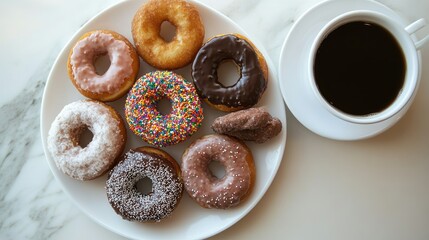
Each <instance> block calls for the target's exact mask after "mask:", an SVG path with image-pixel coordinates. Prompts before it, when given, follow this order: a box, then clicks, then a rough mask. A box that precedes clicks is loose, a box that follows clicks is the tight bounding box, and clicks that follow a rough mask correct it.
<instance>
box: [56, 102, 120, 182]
mask: <svg viewBox="0 0 429 240" xmlns="http://www.w3.org/2000/svg"><path fill="white" fill-rule="evenodd" d="M85 128H88V130H89V131H91V132H92V134H93V138H92V140H91V142H90V143H89V144H88V145H87V146H86V147H84V148H82V147H81V146H80V145H79V137H80V135H81V133H82V131H83V130H84V129H85ZM125 141H126V131H125V127H124V123H123V121H122V118H121V117H120V115H119V114H118V113H117V112H116V111H115V110H114V109H113V108H112V107H110V106H108V105H106V104H104V103H101V102H98V101H94V100H82V101H77V102H73V103H70V104H68V105H66V106H65V107H64V108H63V109H62V111H61V112H60V113H59V114H58V116H57V117H56V118H55V120H54V122H53V123H52V125H51V128H50V129H49V134H48V141H47V144H48V150H49V152H50V153H51V156H52V157H53V159H54V161H55V164H56V165H57V167H58V168H59V169H60V170H61V171H62V172H63V173H65V174H67V175H69V176H70V177H72V178H75V179H78V180H91V179H94V178H97V177H99V176H101V175H102V174H104V173H105V172H107V171H108V170H109V169H111V168H112V167H113V165H114V164H115V163H116V162H117V158H118V156H119V155H120V154H121V153H122V151H123V149H124V146H125Z"/></svg>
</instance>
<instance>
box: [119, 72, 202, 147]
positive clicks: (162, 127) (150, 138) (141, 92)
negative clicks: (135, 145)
mask: <svg viewBox="0 0 429 240" xmlns="http://www.w3.org/2000/svg"><path fill="white" fill-rule="evenodd" d="M163 98H165V99H168V100H169V101H170V102H171V107H172V110H171V112H170V113H169V114H165V115H163V114H161V113H160V112H159V111H158V109H157V102H158V101H160V100H161V99H163ZM125 117H126V120H127V123H128V125H129V127H130V129H131V131H133V132H134V133H135V134H136V135H138V136H140V137H141V138H142V139H143V140H144V141H146V142H147V143H149V144H152V145H155V146H158V147H165V146H169V145H173V144H177V143H179V142H182V141H184V140H185V139H187V138H188V137H189V136H191V135H192V134H194V133H195V132H196V131H197V130H198V128H199V127H200V126H201V122H202V121H203V118H204V116H203V109H202V107H201V101H200V99H199V97H198V95H197V93H196V91H195V88H194V86H193V85H192V83H190V82H188V81H186V80H185V79H184V78H182V77H181V76H180V75H178V74H175V73H173V72H170V71H154V72H149V73H147V74H145V75H143V76H142V77H141V78H139V79H138V80H137V81H136V83H135V84H134V86H133V88H132V89H131V90H130V92H129V93H128V96H127V99H126V100H125Z"/></svg>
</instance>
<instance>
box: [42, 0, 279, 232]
mask: <svg viewBox="0 0 429 240" xmlns="http://www.w3.org/2000/svg"><path fill="white" fill-rule="evenodd" d="M146 1H147V0H125V1H120V2H117V3H114V4H111V5H109V6H107V7H106V8H104V9H102V10H101V11H99V12H98V13H97V14H95V15H94V16H93V17H91V18H90V19H89V20H87V21H86V22H85V23H84V24H83V25H82V26H80V27H79V28H78V29H77V30H76V31H75V33H74V34H73V35H72V36H71V37H70V39H69V40H68V41H67V43H66V44H65V45H64V47H63V48H62V49H61V51H60V52H59V53H58V55H57V57H56V59H55V61H54V62H53V64H52V66H51V69H50V71H49V74H48V77H47V80H46V82H45V87H44V90H43V96H42V101H41V108H40V122H39V124H40V133H41V138H42V145H43V151H44V155H45V159H46V161H47V163H48V166H49V168H50V171H51V172H52V174H53V175H54V178H55V180H56V181H57V182H58V183H59V185H60V187H61V189H62V190H63V192H65V193H66V195H67V196H68V198H69V199H70V200H72V202H73V203H74V204H75V205H76V206H77V207H78V208H79V210H80V211H81V212H83V213H84V214H85V215H86V216H88V217H90V218H91V219H92V220H93V221H95V222H96V223H98V224H99V225H100V226H103V227H104V228H105V229H108V230H109V231H111V232H114V233H116V234H118V235H120V236H123V237H127V238H129V237H130V236H127V235H125V234H123V232H122V231H117V230H116V228H113V227H111V226H110V225H108V224H105V223H104V222H103V221H101V220H100V218H99V217H97V216H94V215H93V214H92V213H91V212H89V211H87V210H86V208H85V207H84V206H83V205H82V203H81V202H80V201H78V199H77V198H75V197H74V196H73V194H72V193H71V192H70V190H69V189H68V188H66V186H65V184H63V182H62V180H60V177H59V176H58V174H57V173H56V171H53V169H52V168H55V167H56V166H55V164H54V163H53V162H52V161H51V160H49V159H50V156H49V152H48V151H47V142H46V137H47V136H44V134H45V132H46V133H48V131H49V126H46V127H45V126H44V124H47V123H46V119H45V118H46V116H45V115H44V114H43V113H44V112H46V111H47V102H46V101H47V99H46V93H47V89H48V88H49V86H50V85H51V84H52V81H53V80H52V75H53V74H54V72H55V69H56V66H57V65H58V64H59V63H58V62H59V61H61V59H62V58H63V56H64V54H67V52H68V51H69V49H70V46H71V45H72V44H73V43H74V42H75V39H77V38H78V37H79V36H80V35H81V34H82V33H81V32H82V31H83V29H84V28H86V27H87V26H88V25H89V24H91V22H92V21H94V20H95V19H97V18H99V17H100V16H101V15H104V14H106V12H108V11H111V10H113V9H115V8H119V7H121V6H122V5H128V4H131V3H132V2H140V3H141V4H143V3H144V2H146ZM187 1H190V2H192V3H193V4H195V5H197V7H198V8H200V7H202V8H206V9H207V10H209V11H210V12H211V13H212V14H215V15H217V16H219V17H221V18H223V19H224V20H226V21H228V22H229V24H231V25H233V27H234V28H236V29H237V30H238V32H240V33H241V34H243V35H245V36H247V37H248V38H249V39H251V41H252V42H253V43H254V44H255V45H256V46H257V47H258V50H259V51H260V52H262V54H263V56H264V58H265V60H266V61H267V65H268V66H269V73H270V78H269V79H270V80H271V83H270V84H271V85H274V86H272V88H273V89H272V91H277V92H278V93H277V94H279V97H280V98H281V99H282V94H281V92H280V89H278V88H276V87H275V86H279V80H278V77H277V76H278V75H277V71H276V68H275V65H274V64H273V62H272V59H271V58H270V57H269V55H268V53H267V51H266V49H265V47H264V46H263V45H262V44H260V42H259V41H258V39H256V38H254V37H252V36H251V34H249V33H248V32H246V31H245V30H244V29H243V28H242V27H241V26H239V25H238V24H237V23H235V22H234V21H233V20H232V19H230V18H229V17H228V16H226V15H224V14H223V13H221V12H220V11H218V10H216V9H214V8H213V7H210V6H208V5H207V4H205V3H202V2H199V1H197V0H187ZM279 104H281V107H280V108H281V109H282V111H283V113H282V114H281V115H284V124H283V127H282V131H281V132H280V134H279V136H277V137H278V138H281V139H280V140H279V146H277V147H276V151H278V156H279V158H278V160H277V161H276V165H275V166H274V167H273V174H270V175H269V177H268V178H267V179H266V180H265V181H264V184H263V185H262V189H261V190H262V191H260V192H259V193H258V196H257V197H256V198H255V199H254V200H253V202H252V203H251V204H249V205H248V206H247V207H246V208H244V209H243V210H242V211H241V212H240V213H239V214H238V215H237V216H236V218H235V219H234V220H233V221H230V222H229V223H228V224H225V225H224V226H222V227H220V228H218V229H217V230H216V231H213V232H209V233H206V234H200V235H201V236H199V237H201V238H208V237H211V236H214V235H216V234H219V233H220V232H222V231H224V230H226V229H228V228H230V227H231V226H233V225H234V224H236V223H237V222H239V221H240V220H241V219H242V218H243V217H245V216H246V215H247V214H249V212H250V211H252V210H253V209H254V207H255V206H256V205H257V204H258V203H259V202H260V201H261V199H262V198H263V197H264V195H265V193H266V192H267V191H268V189H269V187H270V186H271V184H272V182H273V181H274V178H275V176H276V175H277V172H278V169H279V168H280V165H281V163H282V160H283V157H284V151H285V147H286V142H287V111H286V107H285V104H284V102H281V103H279ZM47 125H48V124H47ZM47 128H48V129H47ZM184 194H186V193H184Z"/></svg>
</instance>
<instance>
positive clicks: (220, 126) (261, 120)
mask: <svg viewBox="0 0 429 240" xmlns="http://www.w3.org/2000/svg"><path fill="white" fill-rule="evenodd" d="M212 129H213V131H215V132H216V133H219V134H226V135H229V136H232V137H236V138H238V139H241V140H245V141H255V142H257V143H263V142H265V141H267V140H269V139H271V138H272V137H275V136H277V134H279V133H280V131H281V130H282V123H281V122H280V120H279V119H278V118H275V117H272V116H271V115H270V114H269V113H268V112H267V111H265V110H264V109H263V108H249V109H246V110H241V111H238V112H233V113H230V114H227V115H225V116H221V117H218V118H216V119H215V120H214V122H213V124H212Z"/></svg>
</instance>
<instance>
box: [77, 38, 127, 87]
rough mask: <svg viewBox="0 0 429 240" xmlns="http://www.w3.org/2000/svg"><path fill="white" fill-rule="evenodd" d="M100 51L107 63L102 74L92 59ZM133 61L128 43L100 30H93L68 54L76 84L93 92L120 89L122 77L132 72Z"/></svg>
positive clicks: (123, 78) (99, 53)
mask: <svg viewBox="0 0 429 240" xmlns="http://www.w3.org/2000/svg"><path fill="white" fill-rule="evenodd" d="M103 54H108V56H109V58H110V67H109V69H108V70H107V71H106V72H105V73H104V74H103V75H98V74H97V73H96V71H95V67H94V60H95V58H96V57H97V56H99V55H103ZM132 63H133V59H132V58H131V55H130V49H129V47H128V45H127V44H126V43H125V42H124V41H121V40H117V39H115V38H113V36H112V35H110V34H106V33H102V32H94V33H92V34H91V35H89V36H88V37H86V38H84V39H82V40H80V41H79V42H77V43H76V45H75V46H74V48H73V52H72V54H71V56H70V64H71V66H72V71H73V75H74V78H75V81H76V84H77V85H78V86H79V87H80V88H82V89H84V90H86V91H90V92H95V93H106V92H107V93H113V92H114V91H115V90H117V89H119V88H120V87H121V85H122V84H123V83H124V81H125V79H126V78H129V77H130V76H131V74H132V72H133V71H132Z"/></svg>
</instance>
